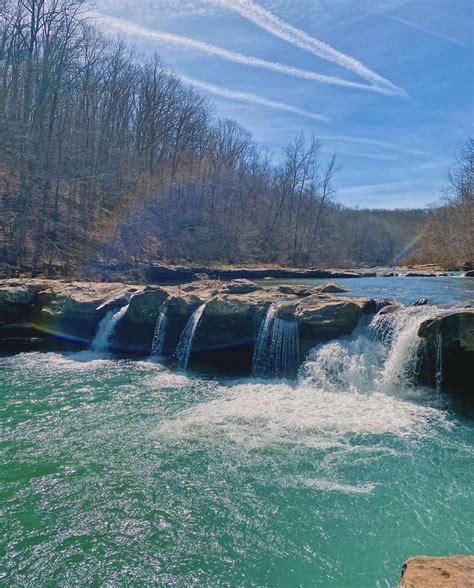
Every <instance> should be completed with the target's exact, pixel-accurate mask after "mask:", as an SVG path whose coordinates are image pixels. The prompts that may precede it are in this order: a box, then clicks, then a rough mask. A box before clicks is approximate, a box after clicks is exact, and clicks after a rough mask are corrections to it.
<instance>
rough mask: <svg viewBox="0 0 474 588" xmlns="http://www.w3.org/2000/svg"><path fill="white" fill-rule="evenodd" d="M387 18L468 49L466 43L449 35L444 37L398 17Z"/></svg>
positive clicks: (388, 16)
mask: <svg viewBox="0 0 474 588" xmlns="http://www.w3.org/2000/svg"><path fill="white" fill-rule="evenodd" d="M386 16H387V18H389V19H390V20H394V21H396V22H399V23H401V24H404V25H406V26H407V27H411V28H412V29H415V30H417V31H422V32H423V33H426V34H427V35H432V36H433V37H438V38H439V39H443V40H444V41H447V42H448V43H454V44H455V45H459V46H460V47H464V48H465V49H466V48H467V45H466V43H463V42H462V41H458V40H457V39H453V38H452V37H448V35H443V34H442V33H437V32H436V31H432V30H431V29H427V28H426V27H422V26H420V25H417V24H415V23H414V22H411V21H409V20H405V19H404V18H399V17H398V16H390V15H388V14H387V15H386Z"/></svg>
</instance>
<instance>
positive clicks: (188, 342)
mask: <svg viewBox="0 0 474 588" xmlns="http://www.w3.org/2000/svg"><path fill="white" fill-rule="evenodd" d="M205 308H206V303H204V304H201V306H200V307H199V308H197V309H196V310H195V311H194V312H193V314H192V315H191V316H190V317H189V319H188V322H187V323H186V326H185V327H184V329H183V332H182V333H181V337H180V338H179V343H178V346H177V347H176V357H177V359H178V364H179V366H180V367H181V368H183V369H186V368H187V367H188V363H189V356H190V355H191V349H192V346H193V340H194V335H195V334H196V329H197V328H198V325H199V323H200V321H201V317H202V313H203V312H204V309H205Z"/></svg>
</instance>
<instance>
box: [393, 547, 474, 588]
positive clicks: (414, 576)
mask: <svg viewBox="0 0 474 588" xmlns="http://www.w3.org/2000/svg"><path fill="white" fill-rule="evenodd" d="M469 587H471V588H472V587H474V556H472V555H458V556H449V557H427V556H419V557H411V558H410V559H407V561H406V562H405V563H404V564H403V567H402V575H401V580H400V583H399V584H398V588H469Z"/></svg>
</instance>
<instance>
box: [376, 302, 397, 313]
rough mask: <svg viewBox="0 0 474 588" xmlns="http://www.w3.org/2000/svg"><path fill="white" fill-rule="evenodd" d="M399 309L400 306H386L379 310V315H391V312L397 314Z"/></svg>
mask: <svg viewBox="0 0 474 588" xmlns="http://www.w3.org/2000/svg"><path fill="white" fill-rule="evenodd" d="M400 308H401V306H400V304H387V306H384V307H383V308H381V309H380V310H379V314H392V312H397V310H400Z"/></svg>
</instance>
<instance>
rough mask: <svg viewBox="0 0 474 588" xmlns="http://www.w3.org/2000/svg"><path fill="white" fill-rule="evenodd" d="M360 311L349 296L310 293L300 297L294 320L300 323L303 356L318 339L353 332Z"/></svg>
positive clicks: (321, 339) (327, 338) (325, 339)
mask: <svg viewBox="0 0 474 588" xmlns="http://www.w3.org/2000/svg"><path fill="white" fill-rule="evenodd" d="M361 314H362V308H361V306H360V305H359V304H357V302H354V301H353V300H351V299H349V298H338V299H330V300H325V299H322V298H321V297H319V296H317V295H313V296H309V297H307V298H304V299H303V300H301V301H300V302H299V303H298V304H297V305H296V306H295V309H294V319H295V320H296V321H297V322H298V323H299V332H300V348H301V352H302V355H303V356H305V355H307V353H308V352H309V351H310V349H311V348H312V347H314V345H315V344H316V343H318V342H321V341H327V340H329V339H332V338H334V337H340V336H341V335H349V334H350V333H352V331H353V330H354V329H355V328H356V326H357V324H358V322H359V319H360V316H361Z"/></svg>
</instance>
